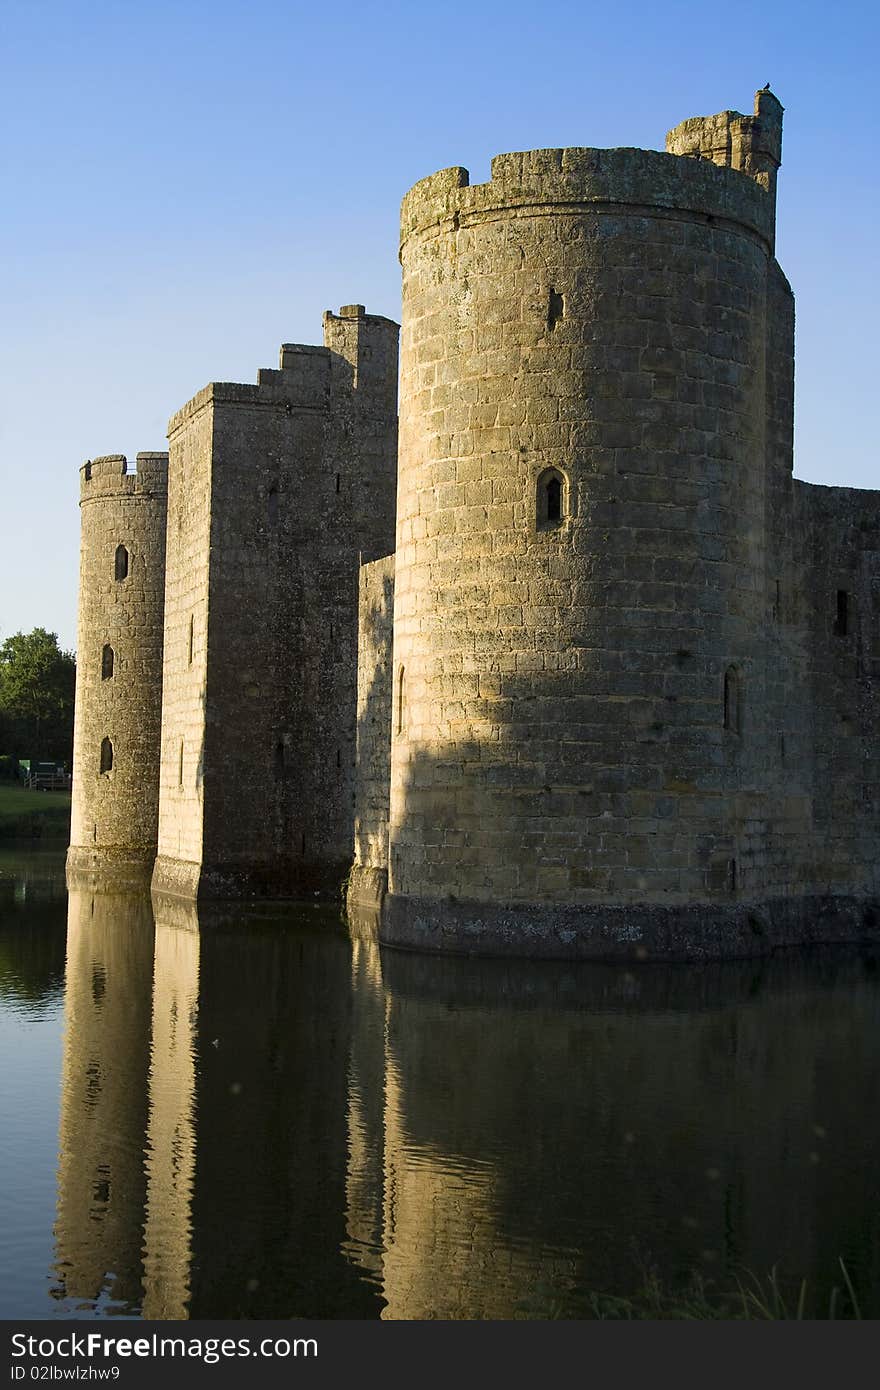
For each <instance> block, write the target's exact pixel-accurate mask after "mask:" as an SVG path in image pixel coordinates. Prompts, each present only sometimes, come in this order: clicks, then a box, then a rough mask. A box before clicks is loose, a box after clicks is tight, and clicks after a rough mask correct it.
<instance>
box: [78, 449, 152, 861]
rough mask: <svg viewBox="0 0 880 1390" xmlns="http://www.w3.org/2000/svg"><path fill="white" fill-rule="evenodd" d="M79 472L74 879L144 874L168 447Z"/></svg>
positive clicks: (149, 847) (91, 464)
mask: <svg viewBox="0 0 880 1390" xmlns="http://www.w3.org/2000/svg"><path fill="white" fill-rule="evenodd" d="M136 470H137V471H136V472H135V471H129V468H128V464H127V461H126V459H125V457H124V456H123V455H122V454H115V455H110V456H107V457H104V458H98V459H93V460H91V461H90V462H88V463H86V464H85V465H84V466H83V468H82V469H81V470H80V507H81V515H82V528H81V537H82V540H81V550H80V588H79V632H78V640H77V672H76V713H75V723H74V751H73V804H72V812H71V834H70V849H69V852H68V860H67V864H68V877H69V878H70V879H71V881H73V880H74V879H75V878H92V877H94V876H99V877H100V876H104V877H107V876H108V875H109V876H112V877H113V878H114V879H115V880H116V883H117V886H119V881H120V880H121V879H125V878H126V877H133V878H135V879H137V878H141V879H143V877H144V876H145V875H148V874H149V870H150V867H151V866H152V861H153V858H154V856H155V853H156V842H157V825H158V809H159V746H160V721H161V707H162V640H163V604H164V593H165V529H166V526H165V522H166V500H167V470H168V455H167V454H150V453H142V454H138V456H137V462H136Z"/></svg>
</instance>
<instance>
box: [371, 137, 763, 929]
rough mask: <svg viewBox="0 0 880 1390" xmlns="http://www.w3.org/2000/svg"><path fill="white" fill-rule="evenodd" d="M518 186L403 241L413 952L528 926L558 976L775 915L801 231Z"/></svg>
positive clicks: (402, 782) (418, 207) (644, 170)
mask: <svg viewBox="0 0 880 1390" xmlns="http://www.w3.org/2000/svg"><path fill="white" fill-rule="evenodd" d="M492 175H493V177H492V182H491V183H490V184H485V185H480V186H478V187H476V188H469V187H468V186H467V175H466V172H465V171H463V170H452V171H445V172H444V173H441V174H439V175H435V176H434V178H433V179H429V180H426V181H424V182H423V183H422V184H420V185H417V186H416V188H415V189H414V190H413V191H412V192H411V193H410V194H409V195H408V197H407V199H405V200H404V207H403V212H402V228H403V243H402V252H401V255H402V263H403V272H404V322H403V340H402V380H401V390H402V399H401V461H400V485H399V495H398V536H397V570H396V598H395V605H396V611H395V631H394V661H395V698H397V697H398V690H399V688H400V689H402V690H403V694H404V701H405V708H404V715H403V718H402V719H399V718H398V716H397V714H395V715H394V728H395V734H394V736H393V740H392V788H391V846H390V883H389V888H390V892H391V895H392V901H391V903H390V909H391V910H390V916H389V934H390V935H391V936H392V937H398V936H399V935H402V936H408V935H410V934H412V935H413V937H415V938H418V939H420V940H425V941H428V940H429V939H431V937H432V933H434V932H435V931H439V930H440V921H441V918H442V919H443V920H448V919H449V918H450V917H452V916H456V917H460V918H461V919H462V924H463V925H462V930H463V931H469V930H471V929H470V928H469V927H467V926H466V925H465V922H466V921H471V920H473V919H474V916H475V910H474V905H477V909H478V911H477V914H476V915H477V916H478V917H480V919H481V920H482V921H483V930H484V931H485V930H486V917H485V912H484V909H485V908H487V907H488V906H489V905H490V904H491V905H499V904H501V905H505V906H507V907H514V908H515V907H516V906H517V905H521V906H522V908H524V909H526V908H527V909H529V910H530V913H531V915H530V917H529V921H530V922H531V923H533V924H534V922H535V921H536V920H537V919H536V914H535V912H534V910H533V909H535V908H536V907H541V908H547V909H548V913H547V915H546V917H545V919H544V921H545V925H544V926H542V927H539V928H534V926H533V927H531V928H530V930H537V931H538V933H539V934H540V933H541V932H544V933H545V934H546V935H547V936H548V938H549V937H553V938H554V941H555V944H553V943H551V949H560V948H561V947H562V944H563V943H561V942H560V941H559V940H558V939H557V935H555V934H557V928H558V926H559V923H560V922H561V921H562V919H563V918H564V919H565V925H564V933H568V932H570V931H571V930H575V931H577V930H578V929H579V928H578V927H577V926H575V927H574V928H572V925H571V920H573V919H571V920H570V914H571V911H572V910H574V912H575V914H576V918H577V920H578V921H580V922H583V921H584V920H587V919H588V918H589V909H590V908H591V907H595V908H599V907H601V908H602V909H603V910H604V908H605V906H606V905H608V904H609V903H613V904H617V905H619V906H621V907H622V908H631V907H635V906H636V905H638V906H640V907H641V906H644V905H648V907H649V908H657V909H662V908H666V907H667V906H669V905H683V904H687V903H693V902H695V901H699V902H704V903H706V902H708V903H714V902H717V903H720V904H722V905H723V906H725V907H726V906H729V905H730V904H731V903H735V902H738V901H739V900H740V898H741V896H742V894H743V892H744V891H747V890H748V888H749V887H751V885H749V884H746V885H745V886H744V885H743V883H742V881H741V877H740V874H741V865H740V862H739V861H740V860H741V857H742V856H741V854H740V842H741V839H742V837H743V835H744V834H746V833H750V832H751V829H752V828H753V827H754V826H755V825H756V824H757V823H758V822H760V821H761V820H762V819H763V818H764V817H765V815H766V810H767V793H768V788H767V785H766V782H765V780H764V776H763V769H764V767H765V766H766V763H767V739H768V737H769V734H768V731H767V728H766V721H765V719H764V718H763V714H764V707H763V706H764V700H765V698H766V697H765V685H766V676H765V646H764V641H763V637H764V623H765V596H764V587H765V562H766V559H765V552H766V541H767V532H766V508H767V500H766V486H767V482H766V434H767V361H766V353H767V303H768V294H769V293H770V290H769V285H770V279H771V274H772V270H771V267H772V259H771V254H770V253H771V244H772V224H773V207H772V200H771V199H769V197H768V195H767V193H766V192H765V190H764V189H763V188H761V187H760V186H758V185H757V184H756V183H754V182H753V181H752V180H751V179H749V178H747V177H746V176H744V175H743V174H741V173H739V172H736V171H734V170H731V169H724V168H718V167H716V166H715V165H714V164H710V163H708V162H707V161H703V160H700V161H696V160H690V159H683V158H677V157H673V156H669V155H660V154H652V153H650V152H644V151H632V150H612V151H587V150H565V151H560V150H556V151H535V152H532V153H530V154H522V155H508V156H501V157H499V158H498V159H496V160H494V161H493V166H492ZM549 469H555V470H557V471H558V474H559V476H560V479H561V484H562V493H563V500H562V512H563V516H562V519H561V521H560V523H559V524H558V525H553V526H546V525H544V526H542V524H541V518H540V515H539V510H538V509H539V497H540V486H541V480H542V478H544V477H546V476H547V470H549ZM401 670H402V673H403V674H402V676H401ZM727 673H730V675H731V678H732V679H736V681H737V682H738V688H739V690H745V689H747V690H748V700H749V708H750V711H751V718H750V724H749V737H748V738H746V737H743V733H744V729H742V728H741V727H740V726H739V725H737V727H727V728H726V727H725V695H724V688H725V677H726V674H727ZM741 718H742V713H741V712H740V713H739V714H735V715H733V716H732V719H733V721H734V723H735V722H736V721H738V720H740V719H741ZM398 727H399V728H400V732H399V733H398V732H397V729H398ZM395 899H396V900H397V901H395ZM440 905H442V906H440ZM557 906H558V907H559V908H560V909H564V911H563V912H561V913H557V912H556V911H555V909H556V907H557ZM567 913H568V914H569V915H566V914H567ZM630 915H631V913H630ZM604 920H607V918H606V919H604ZM513 948H514V947H513V944H512V942H511V949H513Z"/></svg>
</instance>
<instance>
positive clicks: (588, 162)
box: [69, 90, 880, 957]
mask: <svg viewBox="0 0 880 1390" xmlns="http://www.w3.org/2000/svg"><path fill="white" fill-rule="evenodd" d="M781 134H782V107H781V106H780V104H779V102H778V101H777V100H776V98H775V97H774V96H773V95H772V93H770V92H768V91H766V90H765V91H762V92H759V93H758V94H757V95H756V99H755V108H754V114H753V115H751V116H746V115H742V114H741V113H739V112H731V111H725V112H722V113H720V114H719V115H716V116H711V117H699V118H694V119H692V120H689V121H685V122H683V123H682V124H681V125H679V126H677V127H676V128H675V129H674V130H673V131H671V132H670V133H669V135H668V136H667V144H666V153H659V152H652V151H643V150H632V149H618V150H593V149H565V150H536V151H531V152H527V153H516V154H506V155H500V156H498V157H497V158H496V159H494V160H493V162H492V173H491V179H490V181H489V182H487V183H485V184H479V185H476V186H473V187H472V186H471V185H470V184H469V181H468V174H467V171H466V170H464V169H461V168H453V169H446V170H442V171H440V172H439V173H438V174H435V175H433V176H432V177H430V178H428V179H425V180H423V181H422V182H421V183H419V184H417V185H416V186H415V187H414V188H413V189H412V190H411V191H410V192H409V193H408V194H407V196H406V197H405V198H404V200H403V205H402V210H401V233H402V241H401V262H402V266H403V331H402V343H401V350H402V360H401V369H402V370H401V427H400V450H399V459H398V454H397V421H396V414H395V410H396V398H397V335H398V329H397V325H396V324H394V323H392V322H391V321H390V320H388V319H385V318H381V317H378V316H375V315H369V314H366V312H365V310H364V308H363V306H362V305H347V306H344V307H343V308H342V309H341V310H340V313H339V314H338V315H336V314H332V313H329V312H328V313H327V314H325V316H324V339H323V345H322V346H320V347H310V346H301V345H293V344H286V345H284V346H283V347H282V349H281V357H280V363H279V367H278V369H277V370H272V371H261V372H260V374H259V377H258V381H257V384H256V385H240V384H232V383H214V384H213V385H211V386H208V387H207V388H205V390H204V391H202V392H200V393H199V394H198V395H197V396H195V397H194V398H193V399H192V400H191V401H190V402H189V403H188V404H187V405H186V406H184V408H183V409H182V410H181V411H179V412H178V413H177V415H175V416H174V418H173V419H172V421H171V424H170V427H169V441H170V455H169V456H151V455H139V456H138V463H139V471H138V475H137V478H134V477H132V476H131V475H129V474H128V473H127V470H126V467H125V464H124V460H121V459H118V458H114V459H104V460H97V461H96V462H95V464H93V465H91V466H90V469H91V473H90V476H89V477H85V476H84V481H83V498H84V502H83V570H82V586H81V619H80V621H81V635H80V646H81V662H80V671H79V675H78V681H79V687H78V699H77V733H76V749H77V751H76V765H75V792H74V818H73V835H72V845H71V851H70V860H69V863H70V866H71V871H72V872H73V870H75V869H76V868H77V866H80V867H82V866H84V867H87V868H89V869H90V870H91V869H93V868H95V867H96V866H97V865H98V864H99V862H101V863H104V864H107V863H109V862H110V861H112V860H114V859H117V860H118V859H121V860H122V861H123V862H124V863H126V864H135V865H137V866H140V869H141V871H142V870H143V866H144V865H145V864H146V865H148V864H149V862H150V861H151V859H152V857H153V854H154V853H155V851H156V849H157V848H158V858H157V859H156V865H155V871H154V875H153V884H154V887H155V888H156V889H157V890H158V891H159V892H166V893H171V894H177V895H179V896H182V897H189V898H194V897H199V896H201V897H206V896H215V897H224V896H240V895H269V896H286V895H295V894H300V893H303V892H309V893H311V892H335V891H336V890H337V889H338V886H339V884H340V883H341V882H342V881H343V880H344V878H345V876H346V873H347V871H348V870H349V866H350V865H351V859H352V847H353V849H354V866H353V867H352V868H351V871H350V873H349V876H348V901H349V904H350V905H351V907H352V909H357V910H359V911H364V912H365V913H366V915H367V916H370V915H371V914H372V920H374V921H375V920H376V919H378V920H379V922H380V927H379V930H380V933H381V935H382V938H383V939H384V940H386V941H388V942H390V943H392V944H398V945H405V946H416V947H425V948H429V949H435V948H437V949H441V948H442V949H452V950H479V951H490V952H494V951H498V952H502V953H504V952H507V953H512V954H542V955H564V956H576V955H579V954H580V955H611V956H615V955H616V956H621V957H628V956H632V955H633V954H635V955H638V956H645V955H652V954H656V955H665V956H676V955H683V956H690V957H693V956H710V955H749V954H754V953H756V952H761V951H765V950H769V949H771V948H772V947H773V946H775V945H783V944H789V943H792V942H795V941H802V940H816V941H830V940H849V941H852V940H859V939H861V936H862V935H863V934H864V933H865V932H868V933H870V932H871V931H872V930H874V928H875V927H876V926H877V924H878V922H880V881H878V867H877V865H878V846H880V745H878V738H877V729H878V720H880V710H878V699H880V697H878V687H880V496H878V494H874V493H870V494H869V493H864V492H856V491H853V490H850V489H839V488H816V487H812V486H810V485H808V484H804V483H800V482H797V481H796V480H794V479H793V477H792V450H793V393H794V302H793V297H792V292H791V289H790V287H789V285H788V282H787V281H786V279H785V276H784V275H783V273H782V271H781V270H780V268H779V266H778V264H777V263H776V261H775V259H774V237H775V188H776V171H777V169H778V167H779V162H780V157H781ZM166 457H167V459H168V464H167V475H168V492H167V573H166V572H165V570H164V569H163V565H164V551H163V546H164V540H165V529H164V528H165V491H164V487H165V483H164V480H165V474H166V465H165V459H166ZM395 483H396V488H397V491H396V497H395ZM395 516H396V530H395ZM126 528H127V529H126ZM118 545H123V546H124V547H127V549H126V557H127V561H126V563H127V564H129V563H130V567H129V568H127V569H126V574H125V575H124V576H123V577H122V578H121V579H118V578H113V579H111V577H110V571H109V570H108V564H109V563H110V558H109V557H111V556H112V555H113V554H115V548H116V547H117V546H118ZM163 575H164V579H165V583H164V590H163V582H162V580H163ZM133 581H136V582H133ZM163 592H164V598H163ZM163 605H164V637H163V630H162V616H163ZM108 649H109V650H111V651H112V656H113V661H114V662H115V666H113V669H112V672H111V675H110V676H108V674H107V671H106V670H105V669H104V664H103V663H104V660H105V655H106V651H107V650H108ZM134 649H136V652H135V650H134ZM163 649H164V663H163ZM111 665H112V663H111ZM160 669H161V671H162V677H161V679H162V683H163V687H164V693H163V695H162V697H161V706H162V708H161V723H162V729H161V759H160V758H159V753H158V747H159V744H158V720H159V701H160V696H159V688H160V682H159V671H160ZM104 740H107V742H108V743H112V764H113V765H112V768H110V767H105V766H104V762H103V760H104V752H105V751H106V749H105V748H104ZM160 764H161V765H160ZM157 782H160V783H161V789H160V792H158V793H157ZM157 797H158V832H157V825H156V821H157ZM157 833H158V846H157Z"/></svg>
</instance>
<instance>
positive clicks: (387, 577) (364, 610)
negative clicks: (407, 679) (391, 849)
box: [348, 555, 394, 907]
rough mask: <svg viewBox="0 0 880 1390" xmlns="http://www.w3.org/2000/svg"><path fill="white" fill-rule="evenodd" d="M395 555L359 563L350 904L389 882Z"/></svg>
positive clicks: (368, 898) (368, 902)
mask: <svg viewBox="0 0 880 1390" xmlns="http://www.w3.org/2000/svg"><path fill="white" fill-rule="evenodd" d="M393 632H394V556H393V555H388V556H386V557H385V558H384V559H382V560H374V561H373V562H372V563H371V564H366V565H362V566H361V572H360V594H359V603H358V683H357V756H356V769H355V818H354V865H353V867H352V871H351V875H350V878H349V886H348V901H349V904H350V905H351V906H355V905H357V904H360V905H362V906H367V907H370V906H372V907H376V906H378V905H379V903H380V902H381V898H382V894H383V893H384V891H385V889H386V887H387V882H388V813H389V792H390V775H391V737H392V728H391V704H392V678H393V661H392V640H393Z"/></svg>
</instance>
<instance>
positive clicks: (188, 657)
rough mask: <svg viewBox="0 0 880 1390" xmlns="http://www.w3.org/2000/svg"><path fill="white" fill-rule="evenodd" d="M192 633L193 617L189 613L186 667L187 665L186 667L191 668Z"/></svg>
mask: <svg viewBox="0 0 880 1390" xmlns="http://www.w3.org/2000/svg"><path fill="white" fill-rule="evenodd" d="M193 632H194V623H193V615H192V613H190V615H189V655H188V656H187V665H188V666H192V664H193Z"/></svg>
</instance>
